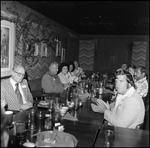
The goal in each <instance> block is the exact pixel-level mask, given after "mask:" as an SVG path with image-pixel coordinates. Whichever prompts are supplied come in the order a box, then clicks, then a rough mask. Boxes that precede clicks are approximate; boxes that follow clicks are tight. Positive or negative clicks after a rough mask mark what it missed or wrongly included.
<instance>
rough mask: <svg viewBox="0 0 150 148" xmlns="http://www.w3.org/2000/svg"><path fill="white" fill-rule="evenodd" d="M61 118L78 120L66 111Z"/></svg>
mask: <svg viewBox="0 0 150 148" xmlns="http://www.w3.org/2000/svg"><path fill="white" fill-rule="evenodd" d="M63 119H66V120H72V121H78V119H77V118H76V117H73V116H72V115H71V114H70V113H68V112H67V113H66V115H65V116H64V117H63Z"/></svg>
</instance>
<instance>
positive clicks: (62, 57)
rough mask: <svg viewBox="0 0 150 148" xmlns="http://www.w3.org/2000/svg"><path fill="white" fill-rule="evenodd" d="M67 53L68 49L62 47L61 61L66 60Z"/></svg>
mask: <svg viewBox="0 0 150 148" xmlns="http://www.w3.org/2000/svg"><path fill="white" fill-rule="evenodd" d="M65 53H66V49H65V48H62V49H61V63H62V62H65Z"/></svg>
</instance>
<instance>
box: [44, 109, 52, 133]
mask: <svg viewBox="0 0 150 148" xmlns="http://www.w3.org/2000/svg"><path fill="white" fill-rule="evenodd" d="M45 117H46V119H45V123H44V129H45V130H47V131H49V130H53V128H54V122H53V119H52V113H51V112H50V114H45Z"/></svg>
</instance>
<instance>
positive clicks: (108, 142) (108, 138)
mask: <svg viewBox="0 0 150 148" xmlns="http://www.w3.org/2000/svg"><path fill="white" fill-rule="evenodd" d="M104 134H105V141H104V147H112V146H113V144H114V132H113V131H112V130H105V132H104Z"/></svg>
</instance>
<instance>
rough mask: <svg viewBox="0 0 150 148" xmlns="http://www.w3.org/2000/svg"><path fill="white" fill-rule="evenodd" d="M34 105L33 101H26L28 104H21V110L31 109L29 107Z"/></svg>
mask: <svg viewBox="0 0 150 148" xmlns="http://www.w3.org/2000/svg"><path fill="white" fill-rule="evenodd" d="M32 106H33V105H32V103H26V104H23V105H21V108H20V109H21V110H27V109H29V108H31V107H32Z"/></svg>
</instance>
